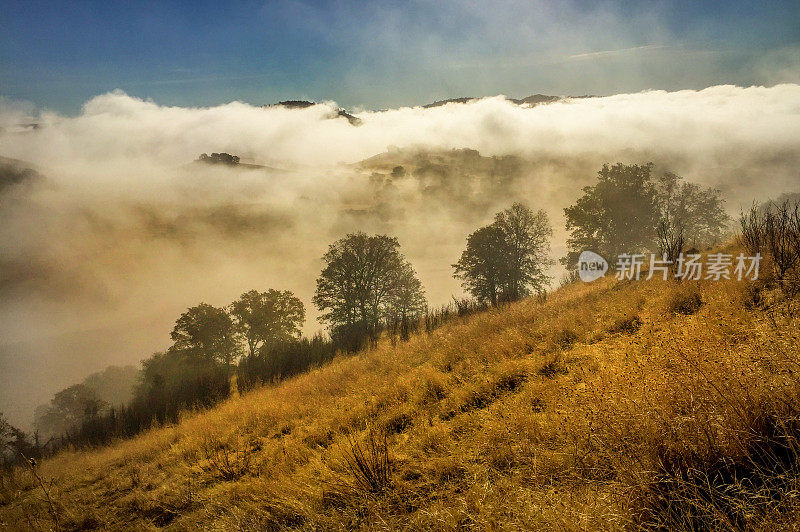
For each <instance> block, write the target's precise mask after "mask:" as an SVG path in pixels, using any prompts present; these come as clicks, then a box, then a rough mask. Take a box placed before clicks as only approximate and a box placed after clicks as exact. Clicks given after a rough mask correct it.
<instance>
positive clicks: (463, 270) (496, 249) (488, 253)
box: [453, 203, 553, 305]
mask: <svg viewBox="0 0 800 532" xmlns="http://www.w3.org/2000/svg"><path fill="white" fill-rule="evenodd" d="M552 233H553V230H552V228H551V226H550V223H549V221H548V219H547V215H546V214H545V212H544V211H541V210H540V211H539V212H536V213H534V212H533V211H531V210H530V209H529V208H528V207H526V206H525V205H523V204H521V203H515V204H514V205H512V206H511V207H510V208H509V209H506V210H504V211H502V212H499V213H497V215H496V216H495V220H494V222H493V223H492V224H491V225H488V226H485V227H481V228H480V229H478V230H477V231H475V232H474V233H472V234H471V235H469V236H468V237H467V247H466V249H465V250H464V251H463V253H462V254H461V258H460V259H459V261H458V262H457V263H456V264H454V265H453V268H454V269H455V276H456V277H457V278H460V279H461V281H462V285H463V287H464V289H466V290H467V291H468V292H469V293H470V294H472V296H473V297H474V298H476V299H477V300H479V301H481V302H484V303H485V302H488V303H491V304H492V305H497V304H498V303H499V302H501V301H515V300H518V299H521V298H523V297H525V296H527V295H530V294H531V292H534V291H535V292H540V291H543V290H544V289H545V287H546V285H547V282H548V281H549V279H548V277H547V275H546V274H545V271H544V270H545V268H546V267H547V266H548V265H549V264H551V260H550V258H549V254H550V245H549V240H550V236H551V235H552Z"/></svg>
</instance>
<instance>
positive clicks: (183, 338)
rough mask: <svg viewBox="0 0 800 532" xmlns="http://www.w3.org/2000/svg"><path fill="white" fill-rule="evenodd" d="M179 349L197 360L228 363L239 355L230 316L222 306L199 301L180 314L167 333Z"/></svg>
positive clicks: (175, 347)
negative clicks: (170, 330)
mask: <svg viewBox="0 0 800 532" xmlns="http://www.w3.org/2000/svg"><path fill="white" fill-rule="evenodd" d="M170 338H172V341H173V342H175V344H174V345H173V346H172V350H176V351H181V352H183V353H184V354H185V355H186V356H188V357H190V358H193V359H195V360H198V361H209V362H210V361H217V362H220V363H222V364H224V365H225V366H226V367H230V366H231V365H232V364H233V362H234V360H235V359H236V358H237V357H238V355H239V348H238V345H237V342H236V336H235V330H234V325H233V320H232V319H231V317H230V315H229V314H228V313H227V312H226V311H225V309H221V308H217V307H214V306H211V305H209V304H207V303H200V304H199V305H197V306H195V307H191V308H189V309H188V310H186V312H184V313H183V314H181V316H180V318H178V320H177V321H176V322H175V328H173V329H172V333H170Z"/></svg>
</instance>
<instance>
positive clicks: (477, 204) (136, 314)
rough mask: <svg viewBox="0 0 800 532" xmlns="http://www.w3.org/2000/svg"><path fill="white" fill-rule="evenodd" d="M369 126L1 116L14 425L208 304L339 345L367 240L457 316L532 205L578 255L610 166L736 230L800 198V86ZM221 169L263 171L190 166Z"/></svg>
mask: <svg viewBox="0 0 800 532" xmlns="http://www.w3.org/2000/svg"><path fill="white" fill-rule="evenodd" d="M350 112H353V113H354V114H355V115H356V116H357V117H358V118H359V119H360V120H361V124H360V125H353V124H351V123H350V122H349V121H348V120H346V119H344V118H342V117H338V118H337V117H336V113H337V106H336V104H335V103H332V102H331V103H326V104H320V105H316V106H313V107H309V108H307V109H288V108H285V107H280V106H272V107H260V106H254V105H249V104H245V103H240V102H233V103H229V104H226V105H220V106H217V107H211V108H182V107H165V106H160V105H158V104H156V103H153V102H149V101H143V100H140V99H137V98H133V97H130V96H127V95H126V94H124V93H121V92H113V93H108V94H104V95H101V96H98V97H96V98H93V99H92V100H90V101H88V102H87V103H86V104H85V105H84V107H83V109H82V111H81V112H80V114H78V115H77V116H63V115H60V114H56V113H53V112H49V111H46V110H38V109H35V108H33V107H31V106H29V105H25V104H21V103H18V102H14V101H9V100H1V99H0V156H2V157H4V158H10V159H15V160H16V161H7V160H2V161H0V162H3V163H4V164H5V165H6V166H7V167H16V168H25V167H31V168H33V169H34V170H35V172H24V173H23V174H20V175H24V177H22V178H19V179H14V180H6V179H5V178H4V180H3V181H2V182H0V410H2V411H3V412H5V413H6V414H7V415H8V417H9V418H10V419H11V420H12V421H13V422H15V423H18V424H20V425H23V426H27V425H28V424H29V423H30V419H31V414H32V412H33V408H34V407H35V406H36V405H37V404H39V403H42V402H44V401H45V400H46V399H47V398H48V397H49V396H50V395H51V394H52V393H53V392H54V391H56V390H58V389H60V388H63V387H64V386H67V385H69V384H71V383H74V382H77V381H80V380H81V379H82V378H83V377H85V376H86V375H87V374H89V373H91V372H93V371H97V370H99V369H102V368H103V367H105V366H107V365H109V364H130V363H136V362H138V361H139V360H141V359H142V358H144V357H147V356H149V355H150V354H151V353H152V352H153V351H155V350H158V349H164V348H165V347H167V345H168V340H169V336H168V333H169V331H170V329H171V327H172V324H173V323H174V320H175V319H176V317H177V316H178V315H179V314H180V312H181V311H183V310H184V309H185V308H186V307H188V306H190V305H194V304H196V303H199V302H200V301H204V302H208V303H211V304H213V305H217V306H221V305H226V304H228V303H229V302H231V301H233V300H234V299H235V298H236V297H237V296H239V295H240V294H241V293H243V292H244V291H246V290H249V289H252V288H255V289H258V290H265V289H267V288H276V289H281V290H291V291H292V292H294V293H295V294H297V295H298V297H300V298H301V299H302V301H303V302H304V304H305V305H306V309H307V311H308V319H307V322H306V325H305V331H306V332H307V333H313V332H314V331H316V330H320V329H321V328H322V326H321V325H320V324H319V323H318V322H317V321H316V317H317V312H316V310H315V309H314V307H313V305H312V304H311V296H312V295H313V291H314V281H315V279H316V277H317V275H318V274H319V271H320V269H321V267H322V261H321V257H322V255H323V254H324V253H325V251H326V249H327V246H328V244H330V243H331V242H333V241H334V240H336V239H337V238H340V237H341V236H343V235H344V234H346V233H348V232H352V231H357V230H363V231H366V232H369V233H376V232H377V233H386V234H390V235H394V236H397V237H398V238H399V241H400V244H401V249H402V251H403V253H404V254H405V256H406V257H407V258H408V259H409V260H410V261H411V263H412V264H413V265H414V267H415V268H416V270H417V272H418V274H419V277H420V279H421V281H422V283H423V285H424V287H425V289H426V293H427V297H428V300H429V302H430V303H431V304H433V305H438V304H442V303H445V302H447V301H448V299H449V298H450V296H451V294H460V293H461V289H460V287H459V284H458V282H457V281H456V280H454V279H453V277H452V267H451V264H453V263H454V262H455V261H456V260H457V259H458V256H459V253H460V251H461V249H463V246H464V240H465V238H466V236H467V235H468V234H469V233H470V232H472V231H474V230H475V228H477V227H478V226H480V225H481V224H484V223H486V222H487V221H489V220H490V219H491V217H492V215H493V213H494V212H496V211H497V210H498V209H501V208H505V207H507V206H508V205H510V204H511V203H512V202H513V201H524V202H527V203H528V204H529V205H530V206H531V207H532V208H535V209H539V208H543V209H545V211H546V212H547V213H548V215H549V216H550V219H551V221H552V223H553V225H554V227H555V236H554V241H553V255H554V258H558V257H561V256H563V254H564V251H565V247H564V243H565V240H566V232H565V230H564V218H563V208H564V207H566V206H567V205H569V204H570V203H572V202H574V201H575V199H576V198H577V197H579V196H580V189H581V187H582V186H585V185H587V184H589V183H591V182H592V180H593V179H594V177H595V175H596V172H597V170H598V169H599V168H600V166H601V165H602V164H603V163H605V162H608V163H614V162H623V163H644V162H647V161H653V162H654V163H655V164H656V171H657V172H663V171H667V170H669V171H672V172H675V173H677V174H679V175H682V176H684V177H685V178H686V179H687V180H690V181H693V182H696V183H699V184H702V185H705V186H712V187H715V188H718V189H720V190H721V191H722V195H723V197H724V198H725V199H726V200H727V208H728V211H729V213H730V214H732V215H735V214H736V213H738V211H739V209H740V207H746V206H748V205H749V204H750V202H751V201H753V200H754V199H755V200H759V201H760V200H766V199H769V198H772V197H776V196H778V195H780V194H781V193H784V192H797V191H798V189H799V188H800V174H799V172H800V170H798V168H800V85H792V84H784V85H777V86H774V87H769V88H765V87H749V88H741V87H734V86H716V87H711V88H708V89H704V90H699V91H694V90H684V91H678V92H665V91H646V92H641V93H636V94H620V95H615V96H608V97H596V98H575V99H565V100H562V101H560V102H556V103H550V104H546V105H538V106H534V107H529V106H520V105H517V104H514V103H512V102H509V101H508V100H506V99H505V98H503V97H500V96H498V97H494V98H483V99H480V100H475V101H473V102H470V103H467V104H449V105H444V106H439V107H434V108H427V109H425V108H421V107H414V108H401V109H393V110H387V111H380V112H377V111H360V112H359V111H358V110H355V111H353V110H350ZM33 124H35V127H34V126H33ZM454 150H455V151H454ZM474 150H476V151H477V153H476V152H475V151H474ZM211 152H228V153H231V154H236V155H238V156H240V157H241V158H242V162H245V163H249V166H244V165H243V166H237V167H227V166H224V165H206V164H201V163H196V162H193V161H194V160H195V159H197V158H198V156H199V155H200V154H201V153H211ZM397 166H402V167H403V169H402V171H394V172H393V170H394V169H395V167H397ZM15 175H16V174H15ZM552 275H553V276H554V279H555V280H557V278H558V276H559V275H560V271H559V270H558V269H556V268H554V269H553V271H552Z"/></svg>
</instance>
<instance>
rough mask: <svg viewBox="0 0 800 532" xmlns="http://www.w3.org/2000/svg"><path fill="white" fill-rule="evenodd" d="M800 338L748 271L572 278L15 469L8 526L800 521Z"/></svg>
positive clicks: (6, 502)
mask: <svg viewBox="0 0 800 532" xmlns="http://www.w3.org/2000/svg"><path fill="white" fill-rule="evenodd" d="M799 331H800V310H799V309H798V304H797V301H796V300H788V299H786V298H784V297H783V296H782V294H781V292H780V291H777V290H769V289H764V288H763V287H762V286H761V285H758V284H753V283H745V282H737V281H721V282H712V281H701V282H686V283H680V284H679V283H676V282H674V281H669V282H665V281H657V280H653V281H638V282H635V281H634V282H622V281H616V280H615V279H613V278H606V279H602V280H600V281H596V282H595V283H592V284H583V283H578V284H571V285H568V286H566V287H564V288H561V289H559V290H557V291H555V292H553V293H551V294H549V295H548V297H547V298H546V300H545V299H535V298H534V299H528V300H525V301H522V302H519V303H516V304H512V305H508V306H505V307H502V308H499V309H495V310H491V311H488V312H485V313H481V314H478V315H474V316H470V317H467V318H461V319H457V320H455V321H453V322H451V323H449V324H447V325H445V326H443V327H442V328H440V329H437V330H435V331H433V332H432V333H430V334H425V333H423V334H421V335H418V336H413V337H412V338H411V339H410V340H409V341H408V342H405V343H399V344H397V345H395V346H392V345H391V343H390V342H389V341H385V342H381V343H379V345H378V346H377V347H376V348H373V349H371V350H369V351H366V352H363V353H360V354H358V355H356V356H350V357H340V358H337V359H335V360H334V361H333V362H332V363H331V364H329V365H327V366H325V367H322V368H318V369H316V370H314V371H311V372H310V373H307V374H304V375H300V376H298V377H295V378H292V379H289V380H286V381H284V382H281V383H279V384H276V385H274V386H268V387H263V388H260V389H257V390H254V391H252V392H250V393H248V394H246V395H243V396H237V397H233V398H231V399H229V400H227V401H226V402H224V403H223V404H221V405H220V406H218V407H216V408H214V409H213V410H210V411H205V412H196V413H190V414H187V415H186V416H185V417H184V418H183V419H182V420H181V422H180V423H179V424H177V425H176V426H172V427H166V428H159V429H153V430H151V431H149V432H147V433H145V434H144V435H142V436H140V437H138V438H136V439H134V440H130V441H122V442H119V443H117V444H114V445H112V446H110V447H107V448H102V449H97V450H94V451H76V452H64V453H61V454H59V455H58V456H56V457H54V458H51V459H48V460H45V461H44V462H43V463H41V464H39V465H38V466H37V467H36V469H35V473H36V475H34V471H31V470H30V469H20V470H18V471H16V472H15V473H14V475H13V476H12V477H7V478H5V479H4V480H3V486H2V491H0V528H2V527H7V528H9V529H11V530H17V529H19V530H75V529H93V528H95V529H111V530H148V529H156V528H162V527H165V528H167V529H171V530H197V529H207V530H271V529H283V528H297V529H308V530H350V529H368V530H404V529H405V530H451V529H479V530H518V529H525V530H620V529H634V530H636V529H641V528H644V529H663V530H680V529H687V530H734V529H735V530H740V529H745V530H763V529H771V530H796V529H797V524H796V522H797V521H798V520H800V502H798V500H797V497H798V496H799V495H800V491H798V488H800V485H798V484H800V472H799V471H798V462H797V456H798V442H797V441H796V439H795V438H796V437H798V436H800V420H798V414H800V377H798V372H800V337H799V336H800V332H799ZM37 476H38V478H37ZM40 481H41V482H40Z"/></svg>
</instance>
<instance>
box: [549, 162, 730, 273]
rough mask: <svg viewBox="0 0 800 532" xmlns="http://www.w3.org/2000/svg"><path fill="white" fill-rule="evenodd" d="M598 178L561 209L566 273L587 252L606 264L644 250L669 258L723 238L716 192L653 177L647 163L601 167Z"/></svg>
mask: <svg viewBox="0 0 800 532" xmlns="http://www.w3.org/2000/svg"><path fill="white" fill-rule="evenodd" d="M597 177H598V181H597V183H596V184H595V185H593V186H587V187H584V189H583V195H582V196H581V197H580V198H579V199H578V201H577V202H576V203H575V204H574V205H571V206H569V207H567V208H566V209H564V214H565V215H566V219H567V230H568V231H571V235H570V237H569V239H568V240H567V247H568V253H567V255H566V256H565V257H564V258H563V259H562V263H564V264H565V265H566V266H567V267H568V268H574V267H575V266H576V264H577V261H578V255H580V253H581V252H582V251H584V250H587V249H588V250H592V251H595V252H596V253H599V254H601V255H603V256H604V257H605V258H606V259H609V260H611V261H614V260H615V258H616V257H617V256H618V255H620V254H622V253H642V252H645V251H659V253H666V254H667V255H668V256H669V257H670V258H673V257H674V256H677V255H678V254H679V253H680V250H681V249H682V248H683V247H684V245H688V246H690V247H694V248H700V247H701V246H707V245H711V244H714V243H716V242H718V241H719V240H720V239H721V238H722V236H723V235H724V233H725V230H726V228H727V224H728V222H729V217H728V215H727V214H726V213H725V210H724V202H723V200H722V198H721V197H720V192H719V191H718V190H714V189H711V188H703V187H701V186H699V185H697V184H694V183H685V182H683V180H682V178H681V177H680V176H677V175H675V174H672V173H664V174H662V175H654V173H653V164H652V163H647V164H642V165H639V164H631V165H625V164H615V165H613V166H609V165H603V168H602V169H601V170H600V171H599V172H598V176H597Z"/></svg>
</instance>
